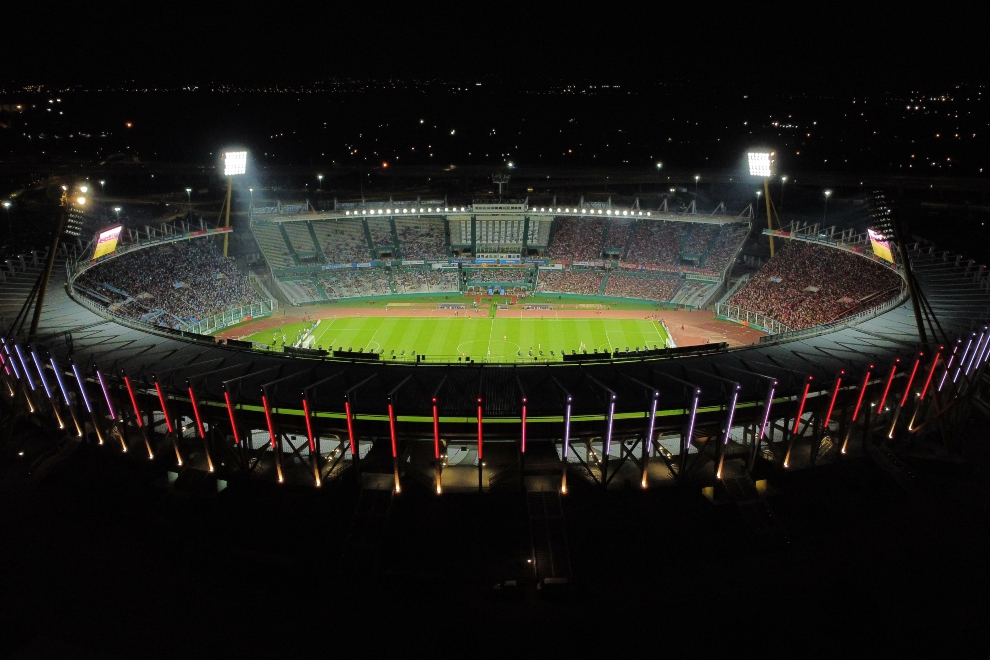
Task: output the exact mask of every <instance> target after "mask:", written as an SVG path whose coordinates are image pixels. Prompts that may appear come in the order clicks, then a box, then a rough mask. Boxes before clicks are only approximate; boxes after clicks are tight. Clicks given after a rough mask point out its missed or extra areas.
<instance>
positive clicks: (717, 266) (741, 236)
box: [702, 225, 749, 272]
mask: <svg viewBox="0 0 990 660" xmlns="http://www.w3.org/2000/svg"><path fill="white" fill-rule="evenodd" d="M748 233H749V230H748V229H747V228H744V227H739V226H737V225H725V226H723V227H722V231H720V232H719V234H718V236H717V237H716V238H715V242H714V243H713V244H712V249H711V252H709V253H708V256H707V257H706V258H705V261H704V263H703V264H702V268H705V269H707V270H714V271H718V272H722V271H723V270H725V267H726V266H728V265H729V260H730V259H732V255H734V254H735V253H736V250H738V249H739V246H740V245H742V243H743V241H745V240H746V235H747V234H748Z"/></svg>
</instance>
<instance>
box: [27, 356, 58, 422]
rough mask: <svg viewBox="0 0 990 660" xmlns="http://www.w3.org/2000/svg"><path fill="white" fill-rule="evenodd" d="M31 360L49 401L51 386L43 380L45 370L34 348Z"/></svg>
mask: <svg viewBox="0 0 990 660" xmlns="http://www.w3.org/2000/svg"><path fill="white" fill-rule="evenodd" d="M31 360H33V361H34V366H35V368H36V369H37V370H38V377H39V378H40V379H41V385H42V387H44V388H45V394H47V395H48V400H49V401H51V399H52V388H50V387H48V381H47V380H45V372H44V370H43V369H42V368H41V362H40V361H39V360H38V352H37V351H34V350H32V351H31ZM56 414H57V413H56Z"/></svg>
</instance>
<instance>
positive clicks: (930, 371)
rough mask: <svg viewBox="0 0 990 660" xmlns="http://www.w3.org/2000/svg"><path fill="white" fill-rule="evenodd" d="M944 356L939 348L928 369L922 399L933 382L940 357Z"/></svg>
mask: <svg viewBox="0 0 990 660" xmlns="http://www.w3.org/2000/svg"><path fill="white" fill-rule="evenodd" d="M941 357H942V351H941V350H939V352H938V353H936V354H935V359H934V360H932V366H931V367H930V368H929V369H928V378H926V379H925V386H924V387H923V388H922V389H921V399H922V400H924V398H925V394H927V393H928V386H929V385H931V383H932V376H934V375H935V367H936V366H937V365H938V361H939V358H941Z"/></svg>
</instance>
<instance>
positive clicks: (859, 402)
mask: <svg viewBox="0 0 990 660" xmlns="http://www.w3.org/2000/svg"><path fill="white" fill-rule="evenodd" d="M870 367H871V368H872V367H873V365H870ZM871 374H872V372H871V371H870V370H869V369H867V370H866V375H865V376H864V377H863V384H862V385H861V386H860V388H859V399H857V400H856V407H855V408H853V418H852V421H854V422H855V421H856V418H857V417H859V409H860V406H862V405H863V395H864V394H866V387H867V386H868V385H869V384H870V375H871Z"/></svg>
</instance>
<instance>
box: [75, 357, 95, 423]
mask: <svg viewBox="0 0 990 660" xmlns="http://www.w3.org/2000/svg"><path fill="white" fill-rule="evenodd" d="M72 373H74V374H75V375H76V382H77V383H79V393H80V394H82V400H83V403H85V404H86V410H87V411H88V412H90V413H92V412H93V406H91V405H90V404H89V396H88V395H87V394H86V387H85V386H84V385H83V381H82V376H80V375H79V369H78V368H76V365H74V364H73V365H72Z"/></svg>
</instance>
